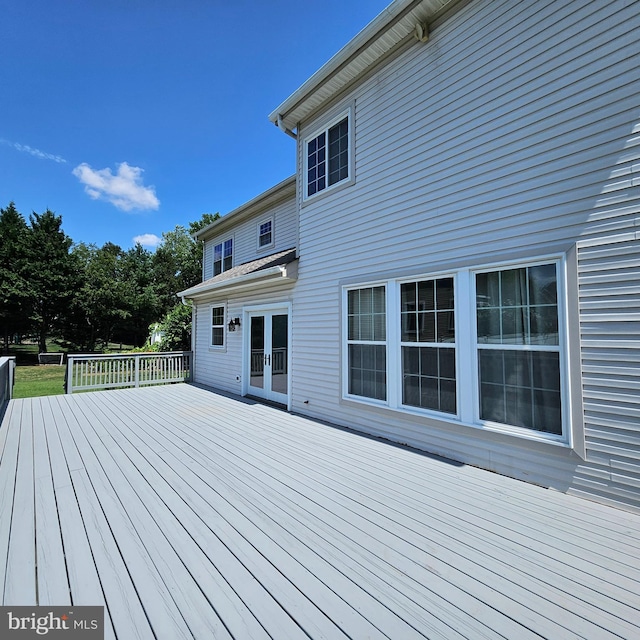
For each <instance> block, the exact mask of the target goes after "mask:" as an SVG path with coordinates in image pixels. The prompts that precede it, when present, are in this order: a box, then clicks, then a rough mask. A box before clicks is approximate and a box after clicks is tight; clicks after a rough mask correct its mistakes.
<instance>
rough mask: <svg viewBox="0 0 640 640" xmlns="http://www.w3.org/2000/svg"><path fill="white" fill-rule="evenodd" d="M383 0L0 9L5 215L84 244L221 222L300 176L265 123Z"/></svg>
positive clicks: (14, 1)
mask: <svg viewBox="0 0 640 640" xmlns="http://www.w3.org/2000/svg"><path fill="white" fill-rule="evenodd" d="M388 2H389V0H325V1H324V2H322V3H314V2H305V1H295V0H274V1H272V2H258V1H253V0H251V1H249V0H227V1H225V2H223V1H219V0H102V1H100V2H98V1H96V0H0V23H1V25H2V30H1V31H2V37H0V91H1V93H0V207H6V206H7V204H8V203H9V202H10V201H11V200H13V201H14V202H15V203H16V207H17V208H18V210H19V211H20V212H21V213H22V214H23V215H24V216H25V217H28V215H29V214H30V213H31V212H32V211H36V212H38V213H41V212H43V211H44V210H45V209H47V208H49V209H51V210H52V211H55V212H56V213H57V214H59V215H62V219H63V228H64V230H65V231H66V233H67V234H68V235H69V236H71V238H73V240H74V241H76V242H81V241H82V242H89V243H95V244H97V245H99V246H100V245H102V244H103V243H104V242H107V241H111V242H114V243H116V244H119V245H120V246H122V247H123V248H128V247H130V246H132V245H133V241H134V238H136V237H144V236H145V235H148V236H150V241H149V244H148V245H147V246H151V245H152V239H153V238H152V237H153V236H161V234H162V232H163V231H169V230H171V229H173V228H174V227H175V226H176V225H177V224H182V225H185V226H186V225H187V223H188V222H189V221H191V220H197V219H199V218H200V216H201V215H202V213H205V212H211V213H212V212H215V211H220V213H222V214H224V213H226V212H228V211H230V210H232V209H234V208H235V207H237V206H238V205H240V204H242V203H243V202H245V201H247V200H249V199H251V198H252V197H254V196H255V195H257V194H259V193H260V192H262V191H264V190H265V189H268V188H269V187H271V186H273V185H274V184H276V183H278V182H279V181H281V180H283V179H284V178H286V177H287V176H289V175H291V174H292V173H293V172H294V171H295V148H294V145H295V143H294V141H293V140H292V139H291V138H289V137H288V136H286V135H284V134H283V133H281V132H280V131H278V130H277V128H276V127H275V126H273V125H272V124H271V123H270V122H269V121H268V119H267V116H268V114H269V113H270V112H271V111H272V110H273V109H274V108H275V107H277V106H278V104H280V102H282V101H283V100H284V99H285V98H287V97H288V96H289V95H290V94H291V93H292V92H293V91H295V89H297V88H298V87H299V86H300V85H301V84H302V83H303V82H304V81H305V80H306V79H307V78H308V77H309V76H310V75H311V74H313V73H314V72H315V71H316V70H317V69H318V68H319V67H320V66H322V64H324V63H325V62H326V61H327V60H328V59H329V58H330V57H331V56H332V55H333V54H334V53H336V52H337V51H338V50H339V49H340V48H341V47H342V46H344V45H345V44H346V43H347V42H348V41H349V40H350V39H351V38H352V37H353V36H354V35H355V34H356V33H358V32H359V31H360V30H361V29H362V28H363V27H364V26H365V25H366V24H367V23H368V22H370V21H371V20H372V19H373V18H374V17H375V16H376V15H377V14H378V13H380V11H382V10H383V9H384V8H385V6H387V4H388Z"/></svg>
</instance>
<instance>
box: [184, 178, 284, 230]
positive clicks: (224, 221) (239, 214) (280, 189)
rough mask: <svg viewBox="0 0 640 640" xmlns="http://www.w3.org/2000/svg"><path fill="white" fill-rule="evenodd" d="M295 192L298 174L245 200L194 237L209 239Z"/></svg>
mask: <svg viewBox="0 0 640 640" xmlns="http://www.w3.org/2000/svg"><path fill="white" fill-rule="evenodd" d="M295 193H296V176H295V174H294V175H292V176H289V177H288V178H287V179H286V180H283V181H282V182H279V183H278V184H277V185H275V186H273V187H271V188H270V189H267V191H263V192H262V193H261V194H259V195H257V196H256V197H255V198H252V199H251V200H249V201H248V202H245V203H244V204H242V205H240V206H239V207H237V208H236V209H233V211H230V212H229V213H226V214H225V215H223V216H221V217H220V218H218V219H217V220H214V221H213V222H212V223H211V224H208V225H207V226H206V227H203V228H202V229H200V231H198V232H197V233H195V234H194V235H193V237H194V239H195V240H196V241H198V240H207V239H208V238H209V237H211V236H213V235H214V234H216V233H219V232H220V231H223V230H224V229H225V228H226V227H228V226H230V225H231V224H236V223H238V222H239V221H240V220H242V219H243V218H248V217H250V216H252V215H255V214H257V213H260V212H261V211H264V210H265V209H267V208H268V207H272V206H274V205H276V204H278V203H279V202H281V201H283V200H286V199H287V198H292V197H295Z"/></svg>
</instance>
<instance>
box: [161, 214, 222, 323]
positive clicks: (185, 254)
mask: <svg viewBox="0 0 640 640" xmlns="http://www.w3.org/2000/svg"><path fill="white" fill-rule="evenodd" d="M219 217H220V214H219V213H204V214H203V215H202V218H201V219H200V220H198V221H196V222H190V223H189V229H188V230H187V229H186V228H185V227H183V226H181V225H177V226H176V227H175V229H174V230H173V231H166V232H165V233H163V234H162V244H161V245H160V246H159V247H158V248H157V249H156V252H155V254H154V256H153V265H154V272H155V275H156V283H157V291H158V296H159V304H160V308H161V310H162V314H161V315H164V314H165V313H167V312H168V311H169V310H170V309H173V307H174V306H175V304H176V293H177V292H178V291H183V290H184V289H188V288H189V287H192V286H193V285H194V284H197V283H198V282H200V281H201V280H202V243H201V242H196V241H195V240H194V239H193V235H194V234H195V233H196V232H197V231H199V230H200V229H203V228H204V227H206V226H207V225H209V224H211V223H212V222H214V221H215V220H217V219H218V218H219Z"/></svg>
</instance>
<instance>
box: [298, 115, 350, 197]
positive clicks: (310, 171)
mask: <svg viewBox="0 0 640 640" xmlns="http://www.w3.org/2000/svg"><path fill="white" fill-rule="evenodd" d="M349 138H350V130H349V115H346V116H343V117H342V118H341V119H340V120H339V121H338V122H335V123H334V124H331V125H330V126H328V127H327V128H326V129H324V130H323V131H321V132H319V133H316V134H314V135H313V137H311V138H309V139H307V140H306V141H305V158H306V187H305V197H306V198H309V197H310V196H313V195H315V194H316V193H320V192H321V191H324V190H325V189H329V188H331V187H333V186H334V185H337V184H338V183H340V182H342V181H344V180H348V179H349V177H350V176H349V173H350V164H351V163H350V149H349Z"/></svg>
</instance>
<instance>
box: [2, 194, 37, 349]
mask: <svg viewBox="0 0 640 640" xmlns="http://www.w3.org/2000/svg"><path fill="white" fill-rule="evenodd" d="M28 232H29V228H28V227H27V223H26V221H25V219H24V218H23V216H22V215H21V214H20V213H19V212H18V210H17V209H16V207H15V204H14V203H13V202H10V203H9V206H8V207H7V208H6V209H0V335H1V336H2V340H3V343H4V351H5V353H6V352H7V351H8V348H9V339H10V337H11V336H13V335H16V334H23V333H26V332H27V330H28V328H29V324H30V320H31V307H30V301H31V295H30V293H31V292H30V288H29V279H28V269H27V267H28V258H27V239H28Z"/></svg>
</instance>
